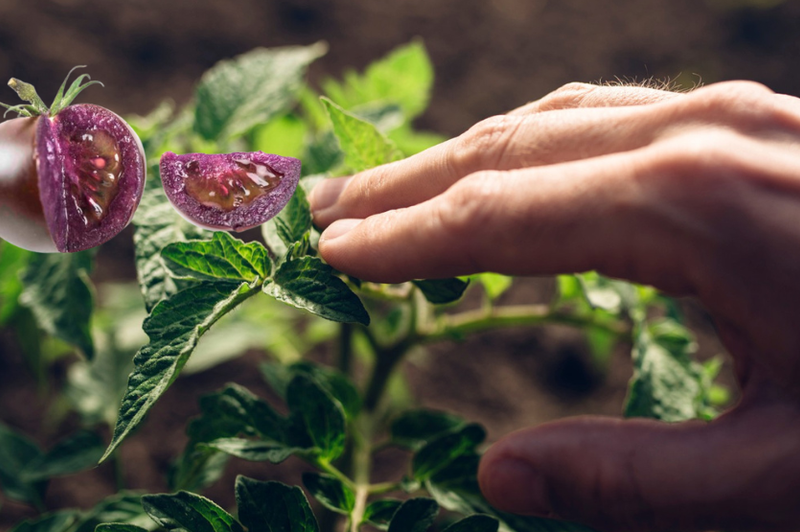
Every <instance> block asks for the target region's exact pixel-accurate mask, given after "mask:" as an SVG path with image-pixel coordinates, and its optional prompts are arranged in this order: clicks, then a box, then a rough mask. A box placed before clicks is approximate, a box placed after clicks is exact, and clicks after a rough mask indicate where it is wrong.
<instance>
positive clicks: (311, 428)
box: [286, 374, 346, 461]
mask: <svg viewBox="0 0 800 532" xmlns="http://www.w3.org/2000/svg"><path fill="white" fill-rule="evenodd" d="M286 403H287V404H288V405H289V410H291V411H292V413H293V414H295V415H297V416H299V419H300V420H301V421H302V425H303V427H304V428H305V431H306V433H307V434H308V436H309V437H310V439H311V442H313V444H314V446H315V447H316V448H318V449H319V458H320V459H321V460H325V461H331V460H334V459H335V458H337V457H338V456H339V455H341V454H342V451H344V445H345V437H346V433H345V426H346V421H345V415H344V410H343V409H342V407H341V405H340V404H339V402H338V401H336V400H335V399H334V398H333V397H331V395H330V394H328V392H326V391H325V390H324V389H323V388H322V387H321V386H320V385H319V384H317V382H316V381H315V380H314V379H312V378H310V377H309V376H307V375H302V374H301V375H297V376H296V377H295V378H293V379H292V382H290V383H289V387H288V388H287V389H286Z"/></svg>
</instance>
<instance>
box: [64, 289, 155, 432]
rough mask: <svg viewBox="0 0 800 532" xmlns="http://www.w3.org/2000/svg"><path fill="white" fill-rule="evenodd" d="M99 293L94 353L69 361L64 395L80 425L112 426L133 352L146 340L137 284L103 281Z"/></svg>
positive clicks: (128, 373) (131, 368) (94, 329)
mask: <svg viewBox="0 0 800 532" xmlns="http://www.w3.org/2000/svg"><path fill="white" fill-rule="evenodd" d="M103 293H104V298H103V300H104V302H103V305H102V306H101V307H100V308H97V309H95V314H94V318H93V324H92V325H93V330H92V332H93V336H94V338H95V341H96V342H97V344H96V345H97V353H96V354H95V357H94V358H93V359H92V360H91V361H85V360H77V361H75V362H73V363H72V364H70V366H69V368H68V369H67V382H66V386H65V388H64V395H65V397H66V398H67V399H68V400H69V402H70V403H71V405H72V408H73V409H74V410H75V411H77V412H78V413H79V414H80V416H81V419H82V420H83V424H84V426H93V425H96V424H98V423H105V424H106V425H109V426H112V427H113V426H114V423H115V422H116V419H117V410H118V407H119V403H120V401H121V400H122V396H123V394H124V393H125V383H126V382H127V380H128V375H130V373H131V371H133V355H134V354H135V353H136V351H137V350H138V348H139V347H141V346H142V345H143V344H144V343H146V341H147V336H146V335H145V334H144V332H143V331H142V330H141V326H142V320H143V319H144V318H145V317H147V313H146V312H145V311H144V309H143V308H142V299H141V295H140V292H139V289H138V286H135V285H133V284H132V283H124V284H111V283H105V285H104V287H103Z"/></svg>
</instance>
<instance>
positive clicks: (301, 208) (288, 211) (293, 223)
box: [261, 187, 311, 258]
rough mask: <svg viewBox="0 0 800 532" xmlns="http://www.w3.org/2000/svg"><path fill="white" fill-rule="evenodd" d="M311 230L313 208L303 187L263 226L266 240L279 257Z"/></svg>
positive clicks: (298, 188) (284, 254)
mask: <svg viewBox="0 0 800 532" xmlns="http://www.w3.org/2000/svg"><path fill="white" fill-rule="evenodd" d="M310 230H311V208H310V207H309V205H308V200H307V199H306V193H305V191H304V190H303V187H297V189H296V190H295V192H294V195H293V196H292V198H291V199H290V200H289V203H288V204H287V205H286V207H284V208H283V210H282V211H281V212H279V213H278V215H277V216H275V217H274V218H272V219H270V220H269V221H267V223H265V224H264V225H262V226H261V232H262V234H263V235H264V241H265V242H266V243H267V246H269V249H270V250H272V253H274V254H275V256H276V257H278V258H283V257H284V256H286V253H287V251H289V248H290V247H291V246H292V244H294V243H295V242H300V241H301V240H303V238H305V236H306V234H308V232H309V231H310Z"/></svg>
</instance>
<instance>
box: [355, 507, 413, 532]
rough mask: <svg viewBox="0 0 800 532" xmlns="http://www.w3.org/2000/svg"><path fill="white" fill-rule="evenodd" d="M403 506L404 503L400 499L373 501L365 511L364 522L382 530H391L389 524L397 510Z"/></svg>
mask: <svg viewBox="0 0 800 532" xmlns="http://www.w3.org/2000/svg"><path fill="white" fill-rule="evenodd" d="M401 504H403V501H401V500H399V499H379V500H377V501H372V502H371V503H369V504H368V505H367V508H366V509H365V510H364V519H363V522H364V523H369V524H370V525H372V526H374V527H375V528H378V529H380V530H386V529H387V528H389V522H390V521H391V520H392V517H393V516H394V514H395V512H397V509H398V508H400V505H401Z"/></svg>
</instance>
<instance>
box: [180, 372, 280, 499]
mask: <svg viewBox="0 0 800 532" xmlns="http://www.w3.org/2000/svg"><path fill="white" fill-rule="evenodd" d="M200 410H201V411H202V415H201V416H200V417H198V418H195V419H193V420H192V421H191V422H190V423H189V426H188V428H187V430H186V433H187V435H188V436H189V443H188V444H187V446H186V449H185V450H184V452H183V454H182V455H181V457H180V459H179V461H178V465H177V467H176V468H175V469H174V470H173V472H172V474H171V475H170V487H171V488H172V489H173V490H179V489H186V490H200V489H203V488H205V487H207V486H209V485H210V484H212V483H213V482H215V481H216V480H218V479H219V478H220V476H221V475H222V473H223V471H224V468H225V464H226V463H227V455H226V454H222V452H221V451H224V452H225V453H228V452H231V451H232V449H231V448H229V447H225V448H223V447H222V446H220V448H219V449H217V448H214V447H210V446H208V445H205V444H209V443H211V442H220V441H222V440H225V439H226V438H234V437H236V436H239V435H244V436H248V437H258V438H261V439H262V440H267V441H269V442H273V443H272V444H273V445H274V442H283V441H284V440H285V439H286V438H285V436H284V431H285V429H284V426H285V424H286V422H285V420H283V419H282V418H281V417H280V416H279V415H278V414H277V413H275V411H274V410H272V408H271V407H270V406H269V405H268V404H267V403H266V402H265V401H263V400H262V399H260V398H258V397H256V396H255V395H253V394H252V393H250V392H249V391H248V390H247V389H245V388H243V387H241V386H239V385H237V384H229V385H228V386H227V387H226V388H225V389H223V390H221V391H219V392H215V393H213V394H209V395H205V396H203V397H201V398H200ZM244 441H250V440H244ZM254 443H262V444H263V442H254ZM231 454H234V455H237V453H236V452H231Z"/></svg>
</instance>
